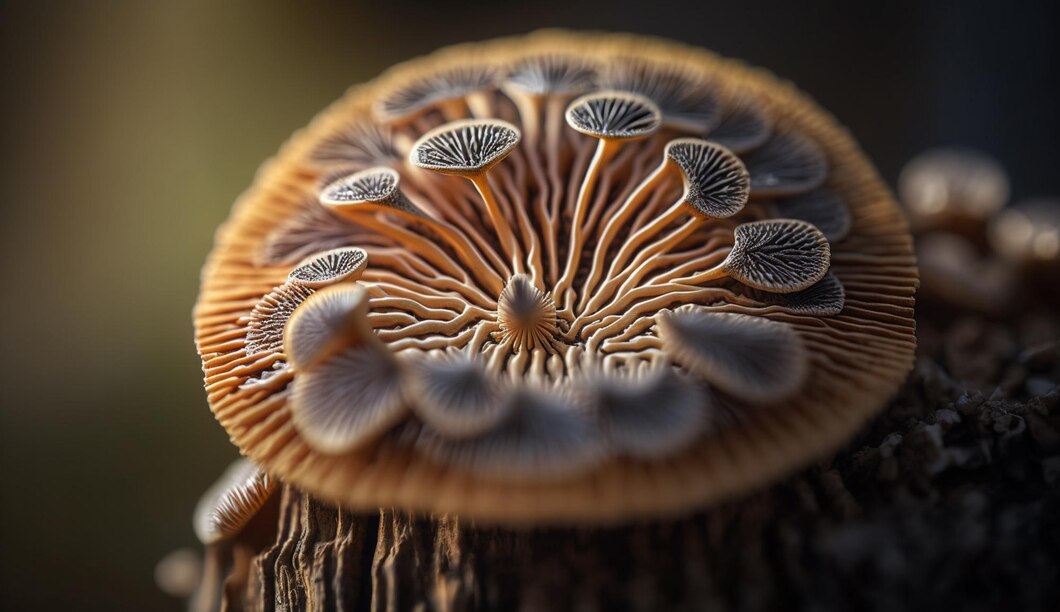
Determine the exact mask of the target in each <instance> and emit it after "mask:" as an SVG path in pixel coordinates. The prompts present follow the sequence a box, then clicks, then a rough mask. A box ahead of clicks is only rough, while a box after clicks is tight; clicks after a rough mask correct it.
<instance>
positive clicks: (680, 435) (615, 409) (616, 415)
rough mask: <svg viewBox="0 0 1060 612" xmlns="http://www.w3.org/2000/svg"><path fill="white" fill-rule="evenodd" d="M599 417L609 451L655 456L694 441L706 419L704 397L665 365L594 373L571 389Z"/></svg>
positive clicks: (704, 428) (708, 402)
mask: <svg viewBox="0 0 1060 612" xmlns="http://www.w3.org/2000/svg"><path fill="white" fill-rule="evenodd" d="M577 395H578V398H579V403H580V405H582V406H583V407H584V408H585V410H587V411H588V412H589V413H590V414H595V415H596V416H597V418H598V419H599V420H600V423H601V426H602V428H603V430H604V435H605V437H606V438H607V440H608V441H609V443H610V444H611V446H612V448H613V449H614V451H615V452H617V453H618V454H620V455H625V456H629V457H636V458H641V459H658V458H662V457H665V456H667V455H672V454H674V453H677V452H680V451H681V450H684V449H685V448H687V447H688V446H689V445H690V444H692V443H693V442H695V441H696V440H697V439H698V438H699V437H700V436H701V435H703V433H704V432H705V431H706V429H707V427H708V425H709V423H710V400H709V397H708V396H707V395H706V394H705V393H704V392H703V390H701V389H700V388H699V387H698V386H697V385H696V384H695V383H693V382H692V381H691V380H689V379H688V377H687V376H683V375H681V374H679V373H678V372H676V371H675V370H674V369H673V368H672V367H670V366H658V367H654V368H653V369H651V370H650V371H648V372H646V373H645V372H629V373H625V374H620V373H614V372H609V373H600V374H597V375H596V376H594V377H592V378H591V379H589V380H587V381H585V382H584V383H583V384H582V385H581V386H580V388H579V389H578V391H577Z"/></svg>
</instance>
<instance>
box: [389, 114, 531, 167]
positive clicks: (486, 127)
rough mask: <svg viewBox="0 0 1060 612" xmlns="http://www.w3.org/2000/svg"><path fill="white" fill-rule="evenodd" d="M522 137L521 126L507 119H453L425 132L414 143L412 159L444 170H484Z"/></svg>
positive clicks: (413, 162)
mask: <svg viewBox="0 0 1060 612" xmlns="http://www.w3.org/2000/svg"><path fill="white" fill-rule="evenodd" d="M521 138H522V134H521V133H520V132H519V129H518V128H516V127H515V126H514V125H512V124H510V123H508V122H507V121H501V120H499V119H465V120H460V121H453V122H450V123H446V124H445V125H442V126H439V127H437V128H435V129H433V130H431V131H429V132H427V133H426V134H424V135H423V136H421V137H420V139H419V140H417V141H416V144H414V145H413V146H412V152H411V153H409V161H410V162H411V163H412V164H413V165H414V166H417V167H419V168H423V169H425V170H433V171H435V172H441V173H443V174H455V175H460V176H467V175H474V174H480V173H482V172H485V171H486V170H489V169H490V168H491V167H492V166H493V165H494V164H496V163H497V162H499V161H501V160H502V159H504V158H505V157H507V156H508V154H509V153H511V152H512V150H513V149H515V147H516V145H518V144H519V140H520V139H521Z"/></svg>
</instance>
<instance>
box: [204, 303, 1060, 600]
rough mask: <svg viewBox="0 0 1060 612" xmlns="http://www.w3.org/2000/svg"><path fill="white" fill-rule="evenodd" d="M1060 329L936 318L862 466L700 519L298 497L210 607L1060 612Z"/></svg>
mask: <svg viewBox="0 0 1060 612" xmlns="http://www.w3.org/2000/svg"><path fill="white" fill-rule="evenodd" d="M940 320H941V319H940ZM1058 326H1060V322H1058V320H1057V318H1056V317H1055V315H1051V314H1041V315H1037V316H1036V315H1027V316H1024V317H1020V318H1018V320H1017V321H1016V322H1014V323H1012V324H1006V325H1001V324H998V323H996V322H993V323H991V322H987V321H983V320H980V319H978V318H975V317H962V318H957V319H956V320H955V321H953V322H952V323H950V322H947V323H944V324H940V325H939V326H938V327H936V326H934V325H932V324H931V323H925V322H923V321H922V323H921V332H920V335H921V343H922V352H923V355H922V357H921V359H920V361H919V364H918V366H917V369H916V371H915V372H914V374H913V375H912V376H911V378H910V380H909V382H908V383H907V384H906V385H905V387H904V388H903V389H902V391H901V393H900V395H899V396H898V397H897V399H896V400H895V401H894V402H893V403H892V405H891V406H890V408H889V409H888V410H887V412H886V413H885V414H884V415H883V416H881V417H880V418H879V419H877V420H876V421H875V422H874V423H873V424H872V425H871V426H870V427H869V428H868V430H867V431H865V432H864V433H863V434H862V435H861V436H860V437H859V438H858V439H857V440H855V441H854V442H852V443H851V445H850V446H849V447H848V448H847V449H846V450H844V451H842V452H840V453H839V454H838V455H837V456H836V457H835V458H834V459H832V460H831V461H828V462H826V463H823V464H820V465H818V466H815V467H813V468H811V469H808V470H805V471H804V472H802V473H801V474H799V475H797V476H796V477H794V478H792V479H790V480H788V481H785V482H783V483H780V484H778V485H776V486H774V487H773V488H771V489H769V490H767V491H764V492H761V493H759V494H756V495H753V496H751V497H749V498H746V499H743V500H740V501H736V502H732V503H730V504H727V505H724V506H722V507H719V508H715V509H713V510H711V511H709V512H706V513H702V514H699V515H696V516H693V517H690V518H688V519H685V520H681V521H676V522H668V523H645V524H637V525H628V526H624V527H620V528H612V529H600V530H586V529H547V530H534V531H507V530H501V529H493V528H482V527H476V526H474V525H472V524H469V523H467V522H465V521H461V520H459V519H455V518H449V517H416V516H409V515H407V514H404V513H400V512H395V511H390V510H384V511H382V512H380V513H379V515H378V516H365V515H355V514H351V513H348V512H345V511H340V510H337V509H335V508H333V507H329V506H327V505H325V504H322V503H319V502H317V501H315V500H313V499H311V498H309V497H307V496H305V495H302V494H300V493H299V492H298V491H295V490H293V489H289V488H288V489H286V490H285V491H284V492H283V494H282V499H281V500H280V502H279V510H280V516H279V519H278V525H279V527H278V531H276V533H275V535H274V539H273V542H272V543H271V544H269V545H265V546H263V547H261V548H259V549H258V552H257V553H256V554H254V556H253V557H250V556H246V555H244V556H245V559H242V560H241V559H240V558H238V555H237V556H236V557H233V556H232V554H231V552H229V560H228V562H227V563H218V564H215V565H217V568H215V569H216V571H221V572H222V574H223V575H224V576H226V580H227V582H226V584H225V588H224V589H223V590H222V591H221V593H219V595H220V599H221V601H220V602H218V599H216V598H212V602H211V601H209V600H210V599H211V598H206V597H200V601H199V602H197V605H196V607H198V608H200V609H209V608H210V607H213V606H216V605H217V604H218V603H221V604H223V607H224V608H225V609H250V610H378V611H384V610H486V609H490V610H565V609H576V610H772V609H778V608H784V609H807V610H846V609H855V608H856V609H870V610H911V609H925V610H926V609H931V610H937V609H939V608H941V607H943V606H947V607H949V606H955V605H956V606H958V607H959V609H962V610H997V609H1020V610H1033V609H1050V608H1051V607H1052V606H1054V605H1055V604H1056V602H1057V601H1060V394H1058V391H1057V389H1056V382H1057V380H1058V379H1060V345H1058V344H1057V341H1056V338H1057V327H1058ZM1043 340H1045V342H1044V343H1043ZM955 377H959V378H955ZM229 546H231V544H229ZM235 548H236V549H237V550H239V542H237V543H236V544H235ZM211 553H212V554H214V555H217V554H218V551H217V550H216V549H215V550H213V551H211ZM241 568H244V569H241ZM244 571H245V572H246V575H245V578H243V577H242V572H244ZM1052 609H1055V608H1052Z"/></svg>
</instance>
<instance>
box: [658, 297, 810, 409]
mask: <svg viewBox="0 0 1060 612" xmlns="http://www.w3.org/2000/svg"><path fill="white" fill-rule="evenodd" d="M658 327H659V337H660V338H661V339H662V341H663V346H664V347H665V348H666V351H667V352H668V353H669V354H670V356H671V357H672V358H673V360H674V361H675V362H677V363H679V364H681V365H683V366H684V367H686V368H688V369H689V370H691V371H692V372H694V373H695V374H698V375H699V376H702V377H703V378H704V379H706V380H707V381H708V382H710V384H711V385H712V386H713V387H715V388H717V389H720V390H722V391H724V392H726V393H728V394H730V395H732V396H734V397H737V398H740V399H742V400H745V401H748V402H753V403H773V402H776V401H779V400H782V399H784V398H785V397H788V396H790V395H792V394H793V393H795V392H797V391H798V390H799V389H800V388H801V387H802V384H803V382H804V380H805V378H806V373H807V371H808V370H809V368H808V365H809V364H808V358H807V354H806V349H805V348H804V346H803V343H802V340H801V339H800V338H799V336H798V334H796V333H795V330H794V329H792V327H791V326H789V325H788V324H786V323H782V322H779V321H772V320H770V319H766V318H763V317H753V316H749V315H743V314H735V313H726V312H709V311H707V310H705V309H682V310H680V311H677V312H673V313H670V314H669V315H665V316H661V317H660V318H659V323H658Z"/></svg>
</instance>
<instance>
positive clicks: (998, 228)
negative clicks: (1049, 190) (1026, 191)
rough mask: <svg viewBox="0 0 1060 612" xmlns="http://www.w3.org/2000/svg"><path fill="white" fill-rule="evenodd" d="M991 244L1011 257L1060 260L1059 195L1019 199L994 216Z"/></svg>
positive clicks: (1018, 260)
mask: <svg viewBox="0 0 1060 612" xmlns="http://www.w3.org/2000/svg"><path fill="white" fill-rule="evenodd" d="M989 238H990V245H991V246H992V247H993V248H994V250H995V251H997V252H998V253H1000V254H1001V255H1002V256H1004V257H1005V258H1006V259H1010V260H1012V261H1017V262H1022V263H1030V262H1047V263H1048V262H1052V263H1055V262H1058V261H1060V199H1045V198H1043V199H1035V200H1027V201H1025V202H1020V203H1019V204H1016V205H1014V206H1010V207H1009V208H1006V209H1005V210H1003V211H1001V213H999V214H998V215H997V216H996V217H994V218H993V219H991V221H990V227H989Z"/></svg>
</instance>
